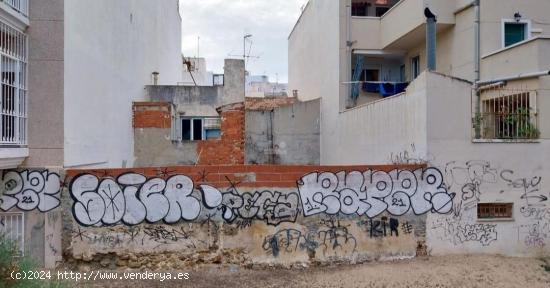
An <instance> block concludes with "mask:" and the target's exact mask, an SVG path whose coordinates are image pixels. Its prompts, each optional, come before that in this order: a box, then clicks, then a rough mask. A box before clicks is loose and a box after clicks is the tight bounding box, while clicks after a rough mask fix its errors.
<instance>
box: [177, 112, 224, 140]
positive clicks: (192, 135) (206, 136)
mask: <svg viewBox="0 0 550 288" xmlns="http://www.w3.org/2000/svg"><path fill="white" fill-rule="evenodd" d="M180 135H181V140H182V141H200V140H210V139H219V138H220V136H221V131H220V118H219V117H216V118H214V117H193V118H190V117H182V118H181V134H180Z"/></svg>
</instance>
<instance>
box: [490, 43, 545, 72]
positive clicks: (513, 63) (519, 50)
mask: <svg viewBox="0 0 550 288" xmlns="http://www.w3.org/2000/svg"><path fill="white" fill-rule="evenodd" d="M549 68H550V36H539V37H534V38H531V39H527V40H525V41H522V42H519V43H516V44H514V45H511V46H508V47H506V48H503V49H500V50H497V51H495V52H492V53H489V54H487V55H484V56H483V57H482V59H481V79H483V80H489V79H497V78H502V77H509V76H514V75H519V74H522V73H531V72H538V71H543V70H548V69H549Z"/></svg>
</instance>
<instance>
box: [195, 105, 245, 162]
mask: <svg viewBox="0 0 550 288" xmlns="http://www.w3.org/2000/svg"><path fill="white" fill-rule="evenodd" d="M219 111H220V115H221V139H220V140H206V141H199V143H198V146H197V154H198V162H197V164H198V165H236V164H244V138H245V131H244V129H245V125H244V124H245V123H244V121H245V120H244V119H245V109H244V105H243V104H242V103H238V104H230V105H226V106H223V107H221V108H220V109H219Z"/></svg>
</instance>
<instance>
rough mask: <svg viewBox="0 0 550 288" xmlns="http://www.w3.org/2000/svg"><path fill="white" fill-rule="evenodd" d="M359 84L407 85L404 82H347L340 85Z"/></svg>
mask: <svg viewBox="0 0 550 288" xmlns="http://www.w3.org/2000/svg"><path fill="white" fill-rule="evenodd" d="M361 83H369V84H402V83H408V82H406V81H349V82H342V84H361Z"/></svg>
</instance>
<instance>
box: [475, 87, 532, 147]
mask: <svg viewBox="0 0 550 288" xmlns="http://www.w3.org/2000/svg"><path fill="white" fill-rule="evenodd" d="M473 95H474V97H477V96H475V93H474V94H473ZM480 97H481V106H480V112H479V113H477V114H476V113H475V112H474V113H473V116H472V121H473V131H477V133H478V134H479V135H478V138H480V139H500V140H529V139H538V138H539V136H540V132H539V129H538V113H537V105H536V103H537V91H533V90H523V89H505V88H503V87H494V88H490V89H487V90H485V91H482V92H481V93H480ZM472 99H474V101H475V98H472ZM475 134H476V133H475V132H474V135H475Z"/></svg>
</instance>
